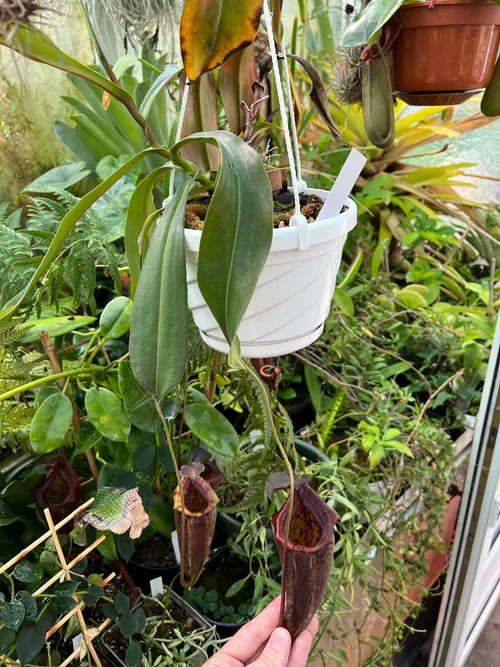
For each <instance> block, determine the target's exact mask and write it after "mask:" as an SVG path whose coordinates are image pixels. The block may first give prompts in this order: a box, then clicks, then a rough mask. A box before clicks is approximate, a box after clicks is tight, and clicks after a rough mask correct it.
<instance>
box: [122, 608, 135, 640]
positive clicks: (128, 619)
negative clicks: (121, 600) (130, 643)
mask: <svg viewBox="0 0 500 667" xmlns="http://www.w3.org/2000/svg"><path fill="white" fill-rule="evenodd" d="M118 627H119V628H120V632H121V633H122V635H123V636H124V637H131V636H132V635H133V634H134V632H135V619H134V615H133V613H132V612H131V611H126V612H125V613H124V614H122V616H120V620H119V621H118Z"/></svg>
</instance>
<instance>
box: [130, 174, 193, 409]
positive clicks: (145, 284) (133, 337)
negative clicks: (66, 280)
mask: <svg viewBox="0 0 500 667" xmlns="http://www.w3.org/2000/svg"><path fill="white" fill-rule="evenodd" d="M191 183H192V178H187V179H186V180H185V181H184V182H183V184H182V185H181V187H180V188H179V189H178V190H177V192H176V194H175V196H174V198H173V199H172V201H171V202H170V204H169V206H168V208H167V210H166V211H165V213H164V214H163V216H162V218H161V220H160V223H159V225H158V226H157V228H156V229H155V232H154V234H153V238H152V240H151V245H150V248H149V252H148V254H147V257H146V260H145V262H144V266H143V269H142V272H141V277H140V279H139V284H138V285H137V292H136V299H135V302H134V312H133V316H132V328H131V332H130V363H131V365H132V371H133V373H134V375H135V377H136V379H137V381H138V382H139V383H140V384H141V385H142V386H143V387H144V389H146V390H147V391H149V392H150V394H152V395H153V396H154V397H155V398H156V400H158V401H159V400H161V399H162V398H163V397H164V396H166V395H167V394H168V393H169V392H171V391H172V389H173V388H174V387H175V386H176V385H177V384H178V383H179V381H180V380H181V378H182V376H183V375H184V372H185V368H186V361H187V354H188V307H187V283H186V260H185V244H184V217H185V210H186V202H187V198H188V195H189V188H190V187H191Z"/></svg>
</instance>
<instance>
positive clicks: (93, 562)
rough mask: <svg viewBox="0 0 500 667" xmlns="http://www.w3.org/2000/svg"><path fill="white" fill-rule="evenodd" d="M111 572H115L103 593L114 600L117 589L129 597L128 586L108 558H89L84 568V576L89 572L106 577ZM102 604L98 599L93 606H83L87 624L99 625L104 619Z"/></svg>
mask: <svg viewBox="0 0 500 667" xmlns="http://www.w3.org/2000/svg"><path fill="white" fill-rule="evenodd" d="M112 572H115V573H116V576H115V577H114V578H113V579H111V581H110V582H109V584H108V585H107V586H106V587H105V588H104V591H103V593H104V595H105V596H106V597H107V598H111V599H112V600H114V599H115V597H116V595H117V593H118V591H121V592H122V593H124V594H125V595H126V596H127V597H128V598H130V594H131V591H130V587H129V586H128V585H127V582H126V581H125V580H124V579H123V577H122V575H121V573H120V570H119V569H118V568H117V567H116V566H114V565H113V563H112V562H111V561H109V560H105V559H104V558H101V557H99V556H98V557H95V558H89V561H88V565H87V567H86V569H85V576H87V577H88V576H89V574H100V575H102V577H103V578H106V577H107V576H109V575H110V574H111V573H112ZM102 605H103V601H102V600H98V601H97V604H96V606H95V607H89V606H85V609H84V610H83V616H84V618H85V621H86V622H87V624H88V625H100V624H101V623H102V622H103V621H104V620H105V619H106V616H105V615H104V613H103V611H102Z"/></svg>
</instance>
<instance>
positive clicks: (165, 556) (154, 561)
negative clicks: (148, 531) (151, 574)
mask: <svg viewBox="0 0 500 667" xmlns="http://www.w3.org/2000/svg"><path fill="white" fill-rule="evenodd" d="M132 560H133V561H134V563H137V565H142V567H175V566H176V565H177V560H176V558H175V552H174V547H173V546H172V541H171V540H170V539H169V538H168V537H164V536H163V535H160V534H159V533H158V534H157V535H153V537H150V538H149V540H145V541H144V542H141V543H140V544H137V545H136V547H135V551H134V555H133V556H132Z"/></svg>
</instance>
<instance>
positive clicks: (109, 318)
mask: <svg viewBox="0 0 500 667" xmlns="http://www.w3.org/2000/svg"><path fill="white" fill-rule="evenodd" d="M131 321H132V301H131V300H130V299H127V297H126V296H117V297H115V298H114V299H113V300H112V301H110V302H109V303H108V304H107V305H106V307H105V308H104V310H103V311H102V314H101V318H100V320H99V326H100V328H101V332H102V334H103V336H106V338H121V337H122V336H124V335H125V334H126V333H128V331H129V329H130V322H131Z"/></svg>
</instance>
